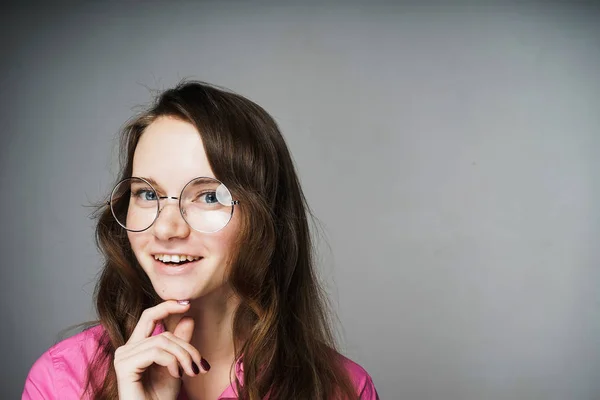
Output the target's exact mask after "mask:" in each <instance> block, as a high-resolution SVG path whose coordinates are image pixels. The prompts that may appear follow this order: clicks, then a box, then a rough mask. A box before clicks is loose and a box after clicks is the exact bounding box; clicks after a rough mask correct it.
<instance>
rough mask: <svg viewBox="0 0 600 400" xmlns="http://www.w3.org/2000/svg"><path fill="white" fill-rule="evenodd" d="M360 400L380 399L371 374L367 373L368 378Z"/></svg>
mask: <svg viewBox="0 0 600 400" xmlns="http://www.w3.org/2000/svg"><path fill="white" fill-rule="evenodd" d="M359 398H360V400H379V394H377V390H376V389H375V384H374V383H373V380H372V379H371V377H370V376H368V375H367V379H366V380H365V383H364V385H363V388H362V390H361V391H360V395H359Z"/></svg>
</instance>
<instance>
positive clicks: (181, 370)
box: [179, 367, 183, 378]
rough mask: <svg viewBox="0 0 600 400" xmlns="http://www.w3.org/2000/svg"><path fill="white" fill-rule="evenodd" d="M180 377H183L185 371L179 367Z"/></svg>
mask: <svg viewBox="0 0 600 400" xmlns="http://www.w3.org/2000/svg"><path fill="white" fill-rule="evenodd" d="M179 377H180V378H181V377H183V369H182V368H181V367H179Z"/></svg>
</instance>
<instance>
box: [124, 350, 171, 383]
mask: <svg viewBox="0 0 600 400" xmlns="http://www.w3.org/2000/svg"><path fill="white" fill-rule="evenodd" d="M180 362H181V361H180V360H179V359H178V358H177V356H176V355H174V354H172V353H170V352H168V351H166V350H163V349H161V348H160V347H151V348H148V349H145V350H144V351H141V352H138V353H135V354H130V355H129V356H128V357H125V358H122V359H120V360H118V361H117V360H115V371H127V372H125V377H126V378H127V379H128V380H131V381H138V380H139V379H140V376H141V374H142V373H143V372H144V371H145V370H146V369H147V368H148V367H149V366H151V365H152V364H158V365H161V366H163V367H166V368H167V370H168V371H169V374H170V375H171V376H172V377H173V378H180V376H179V363H180ZM121 379H122V378H121Z"/></svg>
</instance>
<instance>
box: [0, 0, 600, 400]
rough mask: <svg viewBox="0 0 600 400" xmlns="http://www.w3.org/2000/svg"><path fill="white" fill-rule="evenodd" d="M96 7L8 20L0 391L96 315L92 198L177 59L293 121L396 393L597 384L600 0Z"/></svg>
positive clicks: (456, 394)
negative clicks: (135, 116) (123, 133)
mask: <svg viewBox="0 0 600 400" xmlns="http://www.w3.org/2000/svg"><path fill="white" fill-rule="evenodd" d="M101 3H102V4H93V3H91V2H90V3H86V4H76V3H75V2H72V4H71V5H70V6H68V7H67V6H60V5H53V6H49V5H29V6H27V5H21V6H18V7H13V8H7V9H4V10H3V12H2V16H1V17H0V22H1V23H0V30H1V32H0V33H1V35H0V37H1V39H0V40H1V43H2V51H3V55H2V57H1V61H0V63H1V64H0V65H1V68H2V69H1V74H0V82H1V84H0V91H1V95H2V107H1V108H0V113H1V114H0V115H1V130H0V131H1V134H2V141H1V147H0V156H1V157H0V186H1V188H2V194H3V196H2V206H1V207H0V213H1V224H0V230H1V231H0V232H1V241H0V243H1V249H2V255H3V256H2V268H1V276H0V278H1V279H0V296H1V297H0V299H1V301H2V308H1V311H0V312H1V314H0V316H1V319H2V322H3V325H2V333H1V340H0V345H1V351H0V354H2V359H3V367H2V374H1V375H0V376H1V377H0V380H1V393H0V394H1V396H0V397H1V398H2V399H16V398H19V396H20V393H21V390H22V387H23V382H24V379H25V376H26V374H27V372H28V370H29V368H30V367H31V365H32V363H33V362H34V360H35V359H36V358H37V357H39V356H40V354H41V353H42V352H43V351H45V350H46V349H47V348H48V347H49V346H50V345H52V344H53V343H54V342H55V341H56V340H57V339H58V334H59V332H61V330H63V329H64V328H67V327H68V326H70V325H73V324H76V323H78V322H82V321H85V320H89V319H91V318H93V309H92V300H91V293H92V291H93V283H94V278H95V275H96V273H97V272H98V269H99V266H100V259H99V256H98V254H97V252H96V249H95V247H94V244H93V239H92V234H93V231H92V230H93V225H92V221H91V220H90V219H89V218H88V215H89V213H90V212H91V210H90V209H89V208H86V207H85V205H86V204H90V203H91V202H93V201H96V200H98V199H100V198H101V197H102V196H103V195H104V194H106V193H107V191H108V190H109V189H110V185H111V183H112V181H113V178H114V173H115V172H116V168H115V166H114V164H113V161H114V155H111V154H113V151H114V144H115V142H114V137H115V133H116V132H117V131H118V129H119V127H120V126H121V125H122V124H123V122H124V121H125V120H126V119H127V118H128V117H129V116H130V115H131V113H132V107H134V106H136V105H139V104H143V103H146V102H147V101H148V100H149V98H150V94H149V91H148V89H162V88H167V87H169V86H171V85H173V84H175V83H176V82H177V81H178V80H179V79H180V78H183V77H190V78H196V79H201V80H206V81H209V82H214V83H217V84H220V85H223V86H226V87H229V88H231V89H233V90H235V91H237V92H239V93H242V94H245V95H247V96H248V97H250V98H251V99H253V100H255V101H257V102H258V103H260V104H261V105H263V106H264V107H265V108H266V109H267V110H269V111H270V112H271V113H272V114H273V115H274V117H275V118H276V119H277V121H278V122H279V124H280V125H281V128H282V130H283V132H284V135H285V137H286V139H287V141H288V143H289V146H290V148H291V151H292V153H293V156H294V158H295V161H296V163H297V167H298V170H299V173H300V176H301V179H302V183H303V185H304V189H305V191H306V194H307V197H308V200H309V202H310V204H311V205H312V207H313V209H314V211H315V214H316V215H317V217H318V218H319V219H320V221H321V226H322V228H323V234H324V236H325V237H326V239H327V242H325V241H322V242H320V251H321V266H320V268H321V271H322V275H323V279H324V280H325V281H326V283H327V288H328V291H329V293H330V295H331V299H332V302H333V304H334V307H335V309H336V310H337V312H338V316H339V322H340V326H342V327H343V328H342V329H340V337H341V339H342V344H343V349H344V351H345V353H346V354H347V355H348V356H349V357H351V358H352V359H354V360H355V361H357V362H358V363H360V364H361V365H362V366H363V367H365V368H366V369H367V371H368V372H369V373H370V374H371V375H372V376H373V378H374V381H375V384H376V386H377V388H378V390H379V392H380V395H381V397H382V398H383V399H410V400H426V399H444V400H463V399H473V400H475V399H490V400H500V399H527V400H529V399H540V400H541V399H544V400H550V399H554V400H584V399H587V400H591V399H598V398H600V380H599V379H598V377H599V374H600V316H599V314H598V309H599V306H600V294H599V293H600V290H599V289H598V286H599V285H600V273H599V271H598V262H599V261H600V251H599V250H598V234H599V233H600V232H599V231H600V230H599V226H600V220H599V217H600V207H599V206H598V204H599V203H598V200H599V196H598V195H599V192H598V189H599V177H600V172H599V171H600V170H599V168H600V165H599V161H598V160H599V157H598V152H599V151H600V133H599V128H600V117H599V115H600V79H599V76H600V24H597V22H598V16H599V15H600V14H598V9H597V8H594V7H592V6H589V5H587V6H586V5H583V4H582V3H572V4H571V5H569V3H566V4H562V3H559V2H552V3H546V4H544V3H530V4H526V3H523V2H521V3H518V4H517V3H511V2H474V3H472V4H471V5H467V4H465V3H461V4H460V5H458V4H456V5H451V3H450V2H445V3H442V2H440V3H437V5H434V4H433V3H431V4H428V3H423V2H420V3H418V4H420V5H418V6H417V5H414V4H413V5H411V4H408V3H404V4H396V5H392V4H387V5H385V4H375V3H371V4H370V5H366V4H365V5H360V4H358V3H347V2H344V3H342V2H340V3H334V2H329V3H327V4H326V5H318V4H317V3H314V4H312V5H302V6H301V5H299V4H300V2H298V4H297V5H291V4H289V5H286V4H285V3H278V4H276V3H250V2H232V1H228V2H218V3H217V2H215V3H206V2H196V3H191V2H170V3H169V4H166V3H161V2H133V1H123V2H101ZM415 4H417V3H415ZM170 156H176V155H170V154H168V152H166V153H165V157H170Z"/></svg>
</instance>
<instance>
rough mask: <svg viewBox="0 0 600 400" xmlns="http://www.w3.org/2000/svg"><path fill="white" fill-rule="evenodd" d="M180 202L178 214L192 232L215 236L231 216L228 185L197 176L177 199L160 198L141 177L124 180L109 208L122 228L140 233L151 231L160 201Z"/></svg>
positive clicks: (235, 203)
mask: <svg viewBox="0 0 600 400" xmlns="http://www.w3.org/2000/svg"><path fill="white" fill-rule="evenodd" d="M169 199H174V200H179V211H180V212H181V216H182V217H183V219H184V220H185V222H187V224H188V225H189V226H190V227H191V228H192V229H193V230H195V231H198V232H203V233H214V232H217V231H219V230H221V229H223V228H224V227H225V226H226V225H227V224H228V223H229V221H230V220H231V217H232V216H233V209H234V206H235V205H237V204H239V201H237V200H233V199H232V196H231V192H230V191H229V189H227V186H225V184H223V183H222V182H221V181H219V180H218V179H215V178H209V177H199V178H194V179H192V180H191V181H189V182H188V183H187V184H186V185H185V186H184V187H183V189H182V190H181V195H180V196H179V197H173V196H160V195H159V192H158V191H157V190H156V189H155V188H154V187H153V186H152V184H151V183H150V182H148V181H147V180H146V179H144V178H138V177H132V178H126V179H123V180H122V181H120V182H119V183H117V184H116V185H115V188H114V189H113V191H112V193H111V195H110V201H109V202H108V204H109V205H110V209H111V211H112V214H113V216H114V217H115V219H116V220H117V222H118V223H119V225H121V226H122V227H123V228H125V229H126V230H128V231H131V232H142V231H145V230H146V229H148V228H150V227H151V226H152V224H154V222H155V221H156V219H157V218H158V215H159V214H160V212H161V211H162V210H163V208H164V206H165V205H164V204H162V207H161V202H163V201H167V200H169Z"/></svg>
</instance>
